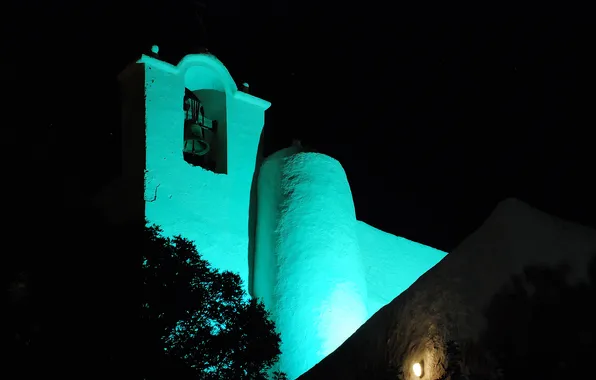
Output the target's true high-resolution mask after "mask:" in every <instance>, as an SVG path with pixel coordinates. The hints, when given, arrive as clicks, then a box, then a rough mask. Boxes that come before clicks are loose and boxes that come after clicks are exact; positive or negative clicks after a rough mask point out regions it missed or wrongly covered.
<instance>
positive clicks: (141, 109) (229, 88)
mask: <svg viewBox="0 0 596 380" xmlns="http://www.w3.org/2000/svg"><path fill="white" fill-rule="evenodd" d="M158 53H159V52H158V50H157V48H154V49H153V53H152V54H147V55H143V56H142V57H141V58H140V59H139V60H138V61H137V62H135V63H133V64H131V65H130V66H129V67H127V68H126V69H125V70H124V71H123V72H122V73H121V74H120V76H119V80H120V84H121V94H122V127H123V133H122V134H123V146H122V149H123V177H124V180H125V181H126V183H125V184H124V188H125V189H126V191H127V192H128V194H127V200H126V202H125V203H126V204H127V207H130V210H129V213H130V215H131V217H136V218H139V216H144V217H146V218H147V219H148V220H149V222H151V223H155V224H158V225H160V226H161V227H162V229H163V230H164V233H165V235H167V236H172V235H178V234H179V235H182V236H184V237H186V238H188V239H190V240H193V241H194V242H195V244H196V245H197V248H198V250H199V252H201V254H202V255H203V257H204V258H205V259H207V260H209V261H210V262H211V263H212V264H213V265H214V267H216V268H218V269H221V270H230V271H234V272H237V273H240V275H241V276H242V278H243V280H244V283H245V286H246V285H247V284H248V215H249V203H250V189H251V184H252V179H253V174H254V171H255V164H256V155H257V148H258V144H259V139H260V135H261V131H262V128H263V125H264V120H265V119H264V117H265V110H266V109H267V108H269V106H270V105H271V104H270V103H269V102H267V101H265V100H262V99H259V98H256V97H254V96H252V95H249V94H248V93H246V92H243V91H240V90H238V88H237V86H236V84H235V82H234V80H233V79H232V77H231V76H230V74H229V72H228V70H227V69H226V68H225V66H224V65H223V64H222V63H221V62H220V61H219V60H218V59H217V58H216V57H215V56H213V55H211V54H208V53H201V54H190V55H187V56H185V57H184V58H182V60H180V61H179V62H178V63H176V64H173V63H171V62H166V61H165V60H162V59H160V57H159V55H158Z"/></svg>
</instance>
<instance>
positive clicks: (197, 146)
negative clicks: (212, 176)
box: [182, 139, 210, 156]
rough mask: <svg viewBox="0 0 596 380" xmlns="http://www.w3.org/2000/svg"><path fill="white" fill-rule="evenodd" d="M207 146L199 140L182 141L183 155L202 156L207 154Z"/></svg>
mask: <svg viewBox="0 0 596 380" xmlns="http://www.w3.org/2000/svg"><path fill="white" fill-rule="evenodd" d="M209 149H210V147H209V144H208V143H207V142H206V141H203V140H200V139H188V140H184V149H183V150H182V151H183V152H184V153H187V154H192V155H193V156H204V155H206V154H207V153H209Z"/></svg>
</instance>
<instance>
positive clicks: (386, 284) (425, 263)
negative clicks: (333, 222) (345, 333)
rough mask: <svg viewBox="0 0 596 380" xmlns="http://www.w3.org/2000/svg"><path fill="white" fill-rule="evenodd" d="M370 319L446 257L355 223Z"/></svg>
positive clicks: (423, 246)
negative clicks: (364, 275) (363, 269)
mask: <svg viewBox="0 0 596 380" xmlns="http://www.w3.org/2000/svg"><path fill="white" fill-rule="evenodd" d="M356 233H357V235H358V241H359V244H360V252H361V255H362V260H363V263H364V268H365V274H366V284H367V289H368V299H367V309H368V315H369V317H371V316H372V315H373V314H374V313H376V312H377V311H378V310H379V309H380V308H382V307H383V306H385V305H386V304H388V303H389V302H391V301H392V300H393V299H394V298H395V297H397V296H398V295H399V294H401V293H402V292H403V291H404V290H406V289H407V288H408V287H409V286H410V285H412V284H413V283H414V282H415V281H416V280H417V279H418V278H419V277H420V276H422V275H423V274H424V273H425V272H426V271H427V270H429V269H430V268H432V267H433V266H434V265H435V264H437V263H438V262H439V261H441V260H442V259H443V258H444V257H445V255H446V253H445V252H443V251H439V250H437V249H434V248H432V247H428V246H426V245H423V244H420V243H416V242H413V241H411V240H408V239H404V238H402V237H399V236H395V235H392V234H389V233H386V232H383V231H381V230H379V229H377V228H374V227H372V226H370V225H368V224H366V223H364V222H361V221H358V222H357V223H356Z"/></svg>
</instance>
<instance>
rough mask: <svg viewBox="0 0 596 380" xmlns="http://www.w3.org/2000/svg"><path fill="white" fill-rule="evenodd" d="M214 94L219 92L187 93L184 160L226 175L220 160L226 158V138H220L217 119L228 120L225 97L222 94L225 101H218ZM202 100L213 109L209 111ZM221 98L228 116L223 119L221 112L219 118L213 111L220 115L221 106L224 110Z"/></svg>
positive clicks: (188, 91)
mask: <svg viewBox="0 0 596 380" xmlns="http://www.w3.org/2000/svg"><path fill="white" fill-rule="evenodd" d="M212 92H218V93H219V91H205V90H203V91H201V90H199V91H195V92H192V91H190V90H189V89H185V94H184V105H183V109H184V139H183V145H182V154H183V157H184V160H185V161H186V162H187V163H188V164H190V165H192V166H200V167H202V168H204V169H207V170H210V171H214V172H219V173H222V172H224V171H222V170H221V169H222V168H225V167H224V166H223V165H222V163H221V162H218V160H217V157H218V155H219V156H221V154H222V152H221V151H222V147H221V145H222V136H218V126H219V125H218V120H217V119H215V117H218V116H219V117H220V118H222V116H223V117H224V118H225V94H224V93H221V94H222V95H223V97H216V96H213V95H214V94H211V93H212ZM202 98H205V99H206V101H207V103H209V104H208V106H211V107H209V108H211V109H207V110H206V109H205V105H204V104H203V102H202ZM214 98H215V99H214ZM221 98H223V106H224V108H223V111H224V113H223V115H222V113H221V112H219V115H218V112H213V111H217V105H220V106H221V101H222V99H221ZM214 100H216V101H214ZM218 103H220V104H218ZM220 108H221V107H220ZM209 111H212V112H211V113H210V112H209ZM223 142H225V141H223ZM218 148H219V149H218ZM218 150H219V152H218ZM218 169H219V170H218ZM224 173H225V172H224Z"/></svg>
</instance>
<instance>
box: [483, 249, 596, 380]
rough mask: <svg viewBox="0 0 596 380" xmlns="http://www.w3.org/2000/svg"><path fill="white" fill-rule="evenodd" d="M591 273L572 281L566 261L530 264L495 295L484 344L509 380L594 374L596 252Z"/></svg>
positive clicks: (591, 376)
mask: <svg viewBox="0 0 596 380" xmlns="http://www.w3.org/2000/svg"><path fill="white" fill-rule="evenodd" d="M588 273H589V281H588V283H585V282H584V283H578V284H576V285H570V284H569V281H568V275H569V268H568V267H567V266H565V265H561V266H559V267H556V268H548V267H540V266H530V267H526V268H525V270H524V273H523V275H519V276H513V277H512V279H511V281H510V283H508V284H507V285H506V286H505V287H503V289H502V290H501V291H500V292H499V293H497V294H496V295H495V296H494V297H493V298H492V300H491V302H490V304H489V307H488V308H487V310H486V314H485V316H486V318H487V322H488V326H487V329H486V331H485V332H484V334H483V335H482V337H481V344H482V345H483V346H484V347H485V348H486V349H487V350H488V351H490V352H493V353H495V358H496V359H497V361H498V363H499V366H500V367H501V369H502V371H503V373H504V375H505V378H506V379H507V380H510V379H565V378H575V379H588V378H594V369H593V368H592V365H591V364H592V360H593V359H594V358H595V357H596V308H595V306H596V252H595V253H594V254H593V255H592V258H591V260H590V265H589V268H588Z"/></svg>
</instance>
